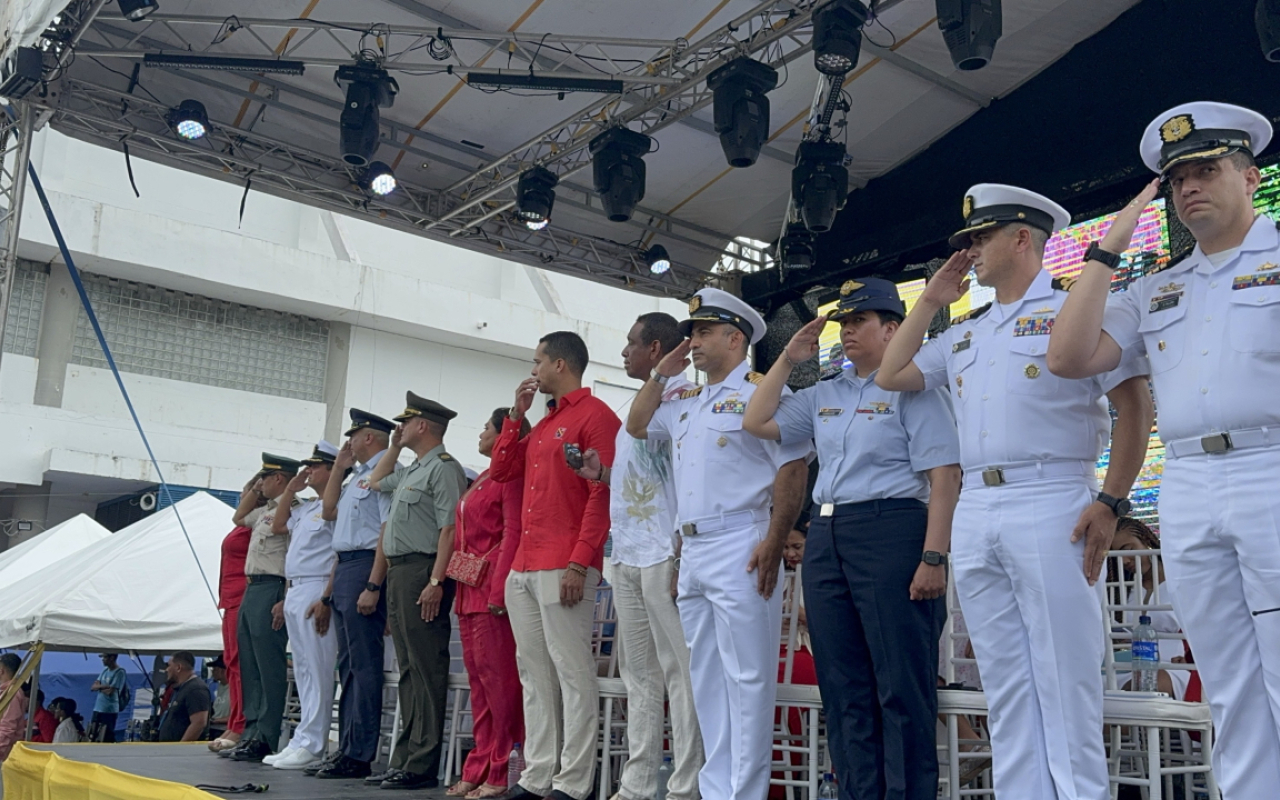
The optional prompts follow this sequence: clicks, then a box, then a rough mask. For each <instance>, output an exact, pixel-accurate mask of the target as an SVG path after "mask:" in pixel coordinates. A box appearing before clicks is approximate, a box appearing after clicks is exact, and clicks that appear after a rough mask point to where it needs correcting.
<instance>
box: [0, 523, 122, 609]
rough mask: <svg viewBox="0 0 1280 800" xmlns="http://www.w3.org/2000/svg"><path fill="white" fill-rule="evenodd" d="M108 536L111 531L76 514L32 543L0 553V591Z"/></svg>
mask: <svg viewBox="0 0 1280 800" xmlns="http://www.w3.org/2000/svg"><path fill="white" fill-rule="evenodd" d="M110 535H111V531H109V530H107V529H106V528H104V527H102V526H101V525H99V524H98V523H97V522H95V521H94V520H92V519H90V518H89V517H88V515H85V514H77V515H75V516H74V517H72V518H71V519H69V520H67V521H66V522H63V523H60V524H58V525H54V526H53V527H52V528H50V529H49V530H47V531H45V532H44V533H42V534H40V535H39V536H36V537H35V538H33V539H28V540H27V541H25V542H23V543H22V544H19V545H15V546H13V547H10V548H9V549H8V550H5V551H4V552H3V553H0V591H3V590H4V589H7V588H8V587H10V586H12V585H13V584H15V583H17V582H18V581H20V580H22V579H23V578H25V577H27V576H28V575H30V574H31V573H33V572H38V571H40V570H42V569H44V568H45V567H47V566H49V565H50V564H53V563H54V562H57V561H61V560H62V559H64V558H66V557H67V556H69V555H71V554H72V553H76V552H78V551H80V550H83V549H84V548H86V547H88V546H89V545H91V544H94V543H95V542H100V541H102V540H103V539H105V538H107V537H108V536H110Z"/></svg>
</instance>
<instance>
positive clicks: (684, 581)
mask: <svg viewBox="0 0 1280 800" xmlns="http://www.w3.org/2000/svg"><path fill="white" fill-rule="evenodd" d="M767 531H768V522H757V523H755V524H752V525H750V526H747V527H740V528H733V529H729V530H722V531H715V532H710V533H704V532H699V533H698V534H696V535H694V536H686V537H685V538H684V544H683V549H682V551H681V564H682V567H681V570H680V581H679V594H680V597H679V600H678V601H677V603H678V605H679V608H680V621H681V622H682V623H683V624H684V636H685V640H686V641H687V642H688V643H689V659H690V661H689V667H690V670H689V671H690V675H691V677H692V680H693V703H694V706H695V707H696V710H697V713H698V725H699V727H700V728H701V729H702V743H703V747H704V749H705V751H706V764H705V765H704V766H703V767H702V772H701V773H700V774H699V776H698V788H699V789H700V790H701V792H702V797H703V800H731V799H732V800H764V798H765V796H766V795H767V794H768V792H769V766H770V761H771V758H772V751H773V715H774V707H775V705H776V703H777V700H778V648H779V646H780V644H781V642H782V570H781V568H779V570H778V586H777V588H776V589H774V592H773V595H772V596H771V597H770V598H769V599H768V600H765V599H764V598H763V597H761V596H760V594H759V593H758V592H757V591H756V581H757V578H758V574H757V573H754V572H752V573H748V572H747V562H748V561H750V559H751V551H752V550H754V549H755V547H756V545H757V544H759V543H760V542H761V541H762V540H763V539H764V537H765V534H766V533H767Z"/></svg>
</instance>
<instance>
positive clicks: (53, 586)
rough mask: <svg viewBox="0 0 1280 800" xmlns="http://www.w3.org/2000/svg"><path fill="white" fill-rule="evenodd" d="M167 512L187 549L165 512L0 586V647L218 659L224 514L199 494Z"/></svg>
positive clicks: (227, 511) (227, 512)
mask: <svg viewBox="0 0 1280 800" xmlns="http://www.w3.org/2000/svg"><path fill="white" fill-rule="evenodd" d="M177 509H178V511H179V512H180V513H181V517H182V522H183V523H185V525H186V529H187V533H188V534H189V535H190V537H191V546H188V544H187V541H186V539H185V538H184V537H183V534H182V528H181V527H180V526H179V524H178V518H177V515H175V513H174V511H173V508H167V509H165V510H163V511H159V512H157V513H155V514H153V515H152V516H150V517H147V518H146V519H143V520H140V521H139V522H136V523H134V524H133V525H130V526H129V527H127V528H125V529H124V530H122V531H119V532H118V533H115V534H113V535H109V536H107V537H106V538H105V539H102V540H101V541H99V542H96V543H94V544H91V545H89V546H87V547H85V548H83V549H81V550H80V551H78V552H76V553H72V554H71V555H69V556H67V557H65V558H63V559H61V560H59V561H57V562H56V563H54V564H50V565H49V566H46V567H44V568H43V569H41V570H38V571H36V572H34V573H32V574H30V575H28V576H26V577H25V578H22V579H21V580H19V581H17V582H16V583H14V584H13V585H11V586H8V587H5V588H2V589H0V647H22V646H27V645H35V644H36V643H43V644H44V646H45V649H48V650H105V651H120V652H127V651H134V652H142V653H146V652H158V653H172V652H174V651H176V650H190V651H192V652H194V653H218V652H220V651H221V650H222V617H221V616H220V614H219V612H218V609H217V603H216V602H215V600H214V596H213V595H214V594H216V592H217V583H218V566H219V562H220V559H221V557H222V550H221V545H222V540H223V538H224V537H225V535H226V533H227V531H228V530H230V529H231V514H232V510H231V508H230V507H228V506H227V505H226V504H225V503H223V502H221V501H219V500H217V499H215V498H213V497H212V496H210V495H208V494H206V493H204V492H197V493H196V494H194V495H192V496H191V497H188V498H186V499H185V500H183V501H181V502H180V503H178V504H177ZM192 546H193V547H194V549H195V556H194V557H193V556H192V552H191V551H192ZM206 582H207V585H208V587H210V588H206ZM211 590H212V594H211Z"/></svg>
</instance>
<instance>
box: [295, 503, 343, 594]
mask: <svg viewBox="0 0 1280 800" xmlns="http://www.w3.org/2000/svg"><path fill="white" fill-rule="evenodd" d="M323 512H324V500H322V499H321V498H319V497H315V498H312V499H310V500H307V501H305V502H304V503H303V504H302V505H300V506H297V507H295V508H294V509H293V511H292V513H290V514H289V551H288V552H287V553H285V557H284V576H285V577H286V578H288V579H289V580H291V581H292V580H298V579H299V578H327V577H328V576H329V570H330V568H331V567H332V566H333V521H332V520H330V521H326V520H325V519H324V514H323Z"/></svg>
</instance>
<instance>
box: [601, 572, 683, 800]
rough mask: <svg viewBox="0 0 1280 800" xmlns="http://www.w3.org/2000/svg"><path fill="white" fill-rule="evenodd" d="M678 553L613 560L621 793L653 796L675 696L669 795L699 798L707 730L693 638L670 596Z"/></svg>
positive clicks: (676, 799)
mask: <svg viewBox="0 0 1280 800" xmlns="http://www.w3.org/2000/svg"><path fill="white" fill-rule="evenodd" d="M674 561H675V560H674V559H672V558H668V559H667V560H665V561H660V562H658V563H657V564H654V565H652V566H648V567H632V566H629V565H627V564H614V565H613V607H614V609H616V610H617V613H618V642H619V644H620V645H621V646H620V647H619V651H618V655H619V661H618V666H619V668H620V671H621V673H622V682H623V684H625V685H626V687H627V751H628V752H627V763H626V764H625V765H624V766H623V768H622V779H621V781H620V787H619V789H618V794H620V795H622V797H623V798H624V800H650V798H653V797H655V796H657V792H658V768H659V767H660V766H661V765H662V752H663V751H662V745H663V741H664V740H665V739H666V734H665V732H664V730H663V727H664V726H663V723H664V721H665V719H666V714H665V712H664V710H663V701H664V699H666V698H667V697H669V698H670V708H671V754H672V759H671V761H672V764H671V766H672V772H671V775H670V777H668V778H667V797H668V798H669V800H698V797H699V794H698V772H699V771H700V770H701V769H702V762H703V755H702V733H701V732H700V731H699V730H698V715H697V712H696V711H695V710H694V707H693V687H692V685H691V683H690V679H689V646H688V644H686V643H685V640H684V627H683V626H682V625H681V624H680V612H679V611H678V610H677V609H676V603H675V600H674V599H673V598H672V597H671V575H672V573H673V570H674V568H675V564H674Z"/></svg>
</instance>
